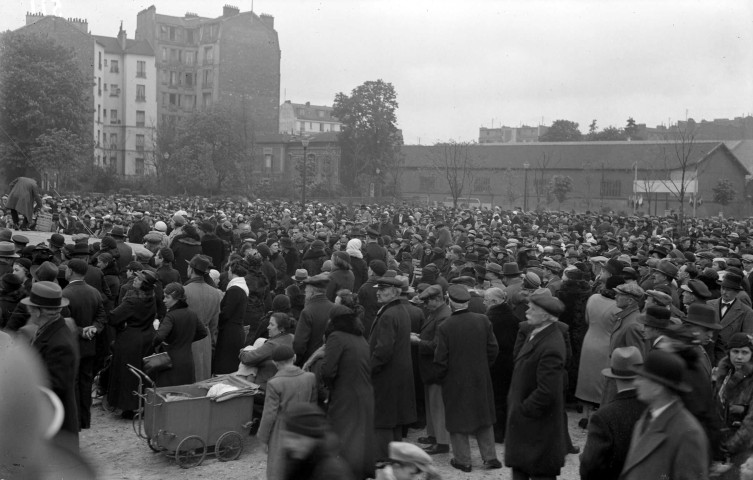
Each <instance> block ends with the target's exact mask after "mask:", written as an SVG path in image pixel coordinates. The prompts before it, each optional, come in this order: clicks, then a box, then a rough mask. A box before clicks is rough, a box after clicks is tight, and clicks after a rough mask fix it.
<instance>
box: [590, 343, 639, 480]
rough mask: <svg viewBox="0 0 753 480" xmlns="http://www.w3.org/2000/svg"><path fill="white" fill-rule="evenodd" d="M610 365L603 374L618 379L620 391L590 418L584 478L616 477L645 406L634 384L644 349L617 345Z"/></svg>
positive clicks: (608, 478)
mask: <svg viewBox="0 0 753 480" xmlns="http://www.w3.org/2000/svg"><path fill="white" fill-rule="evenodd" d="M609 363H610V365H609V368H605V369H603V370H602V371H601V373H602V375H604V376H605V377H607V378H611V379H614V380H615V382H616V383H617V395H616V396H615V398H614V400H612V402H611V403H609V404H608V405H602V406H601V407H600V408H599V409H598V410H596V411H595V412H594V413H593V414H592V415H591V417H590V418H589V420H588V436H587V437H586V445H585V447H583V453H582V454H581V456H580V478H581V480H617V479H618V478H619V476H620V472H621V471H622V467H623V465H624V464H625V457H626V456H627V452H628V449H629V448H630V435H631V433H632V431H633V427H634V426H635V422H637V421H638V419H639V418H640V417H641V414H642V413H643V410H644V409H645V408H646V407H645V405H643V404H642V403H641V402H640V401H639V400H638V395H637V393H636V391H635V385H633V379H634V378H635V377H636V375H635V369H636V368H638V367H639V366H641V365H643V357H641V352H639V351H638V349H637V348H635V347H624V348H617V349H615V351H614V352H612V356H611V358H610V362H609Z"/></svg>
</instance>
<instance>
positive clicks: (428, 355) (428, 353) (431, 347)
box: [418, 304, 517, 385]
mask: <svg viewBox="0 0 753 480" xmlns="http://www.w3.org/2000/svg"><path fill="white" fill-rule="evenodd" d="M451 313H452V312H450V307H448V306H447V305H446V304H442V305H441V306H440V307H439V308H437V309H436V310H434V311H432V312H429V314H428V315H427V316H426V320H425V321H424V323H423V324H422V325H421V330H420V332H419V334H418V336H419V338H420V339H421V341H420V342H419V344H418V371H419V373H420V374H421V381H422V382H423V383H425V384H427V385H429V384H436V383H438V382H439V372H438V370H439V368H438V367H437V365H435V364H434V353H435V352H436V350H437V328H438V327H439V325H441V324H442V322H444V321H445V320H446V319H447V318H449V316H450V314H451ZM516 325H517V324H516Z"/></svg>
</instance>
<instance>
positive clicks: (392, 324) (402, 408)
mask: <svg viewBox="0 0 753 480" xmlns="http://www.w3.org/2000/svg"><path fill="white" fill-rule="evenodd" d="M301 316H303V315H301ZM369 348H370V350H371V384H372V385H373V387H374V407H375V413H374V426H375V428H380V429H391V428H395V427H397V426H398V425H410V424H411V423H413V422H415V421H416V397H415V395H414V392H413V365H412V361H411V346H410V315H409V314H408V312H407V311H406V310H405V307H404V306H403V305H402V304H401V302H400V299H399V298H398V299H395V300H393V301H392V302H390V303H388V304H386V305H384V306H382V308H380V309H379V312H377V317H376V319H374V323H373V324H372V326H371V332H370V334H369Z"/></svg>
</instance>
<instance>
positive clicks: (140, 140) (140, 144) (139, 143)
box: [136, 135, 144, 152]
mask: <svg viewBox="0 0 753 480" xmlns="http://www.w3.org/2000/svg"><path fill="white" fill-rule="evenodd" d="M136 151H137V152H143V151H144V136H143V135H136Z"/></svg>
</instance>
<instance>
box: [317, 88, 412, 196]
mask: <svg viewBox="0 0 753 480" xmlns="http://www.w3.org/2000/svg"><path fill="white" fill-rule="evenodd" d="M397 107H398V104H397V95H396V93H395V87H393V86H392V84H391V83H388V82H385V81H383V80H381V79H380V80H376V81H368V82H365V83H364V84H363V85H359V86H358V87H356V88H354V89H353V91H352V92H351V94H350V95H346V94H344V93H342V92H341V93H338V94H337V95H335V102H334V108H333V112H332V114H333V116H335V117H336V118H337V119H338V120H340V122H341V123H342V130H341V131H340V134H339V141H340V148H341V152H342V153H341V159H340V178H341V179H342V182H343V184H344V185H345V187H346V188H348V189H350V190H351V191H353V192H354V193H363V192H364V191H365V184H367V183H368V182H369V181H384V180H383V179H385V178H390V177H391V180H392V182H394V183H395V184H396V182H397V167H398V162H399V155H398V149H399V147H400V145H401V144H402V143H403V142H402V135H401V134H400V131H399V130H398V128H397V126H396V123H397V116H396V114H395V112H396V110H397ZM377 171H378V172H379V173H377Z"/></svg>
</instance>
